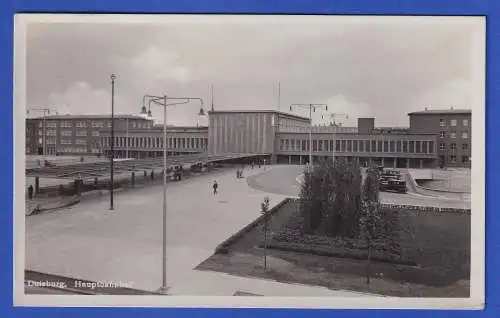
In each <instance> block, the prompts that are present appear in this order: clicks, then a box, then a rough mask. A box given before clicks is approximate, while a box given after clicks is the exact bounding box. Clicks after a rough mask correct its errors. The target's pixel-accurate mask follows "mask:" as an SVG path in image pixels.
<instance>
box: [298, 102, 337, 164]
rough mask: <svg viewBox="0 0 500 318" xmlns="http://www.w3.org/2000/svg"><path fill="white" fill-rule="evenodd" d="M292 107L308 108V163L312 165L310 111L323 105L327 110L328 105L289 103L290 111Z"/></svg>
mask: <svg viewBox="0 0 500 318" xmlns="http://www.w3.org/2000/svg"><path fill="white" fill-rule="evenodd" d="M293 107H301V108H306V109H307V108H308V109H309V120H310V121H311V122H310V126H309V165H310V166H311V167H312V165H313V140H312V127H313V126H312V113H313V112H316V108H321V107H324V108H325V110H326V111H328V105H327V104H291V105H290V111H292V109H293Z"/></svg>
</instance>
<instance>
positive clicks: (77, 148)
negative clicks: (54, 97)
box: [26, 115, 153, 156]
mask: <svg viewBox="0 0 500 318" xmlns="http://www.w3.org/2000/svg"><path fill="white" fill-rule="evenodd" d="M152 125H153V122H152V120H149V119H146V118H144V117H141V116H136V115H115V121H114V126H115V130H126V129H127V128H128V129H139V128H141V129H148V128H150V127H152ZM103 130H108V131H109V130H111V116H110V115H49V116H45V117H37V118H28V119H27V120H26V153H27V154H38V155H41V154H43V153H44V148H45V154H47V155H79V156H82V155H97V154H101V153H102V147H101V133H102V131H103Z"/></svg>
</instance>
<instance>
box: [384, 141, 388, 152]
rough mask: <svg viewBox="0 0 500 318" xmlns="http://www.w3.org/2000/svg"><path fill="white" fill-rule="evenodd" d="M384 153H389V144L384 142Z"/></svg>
mask: <svg viewBox="0 0 500 318" xmlns="http://www.w3.org/2000/svg"><path fill="white" fill-rule="evenodd" d="M384 152H389V142H388V141H384Z"/></svg>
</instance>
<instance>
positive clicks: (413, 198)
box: [248, 165, 470, 208]
mask: <svg viewBox="0 0 500 318" xmlns="http://www.w3.org/2000/svg"><path fill="white" fill-rule="evenodd" d="M303 170H304V168H303V167H301V166H285V165H283V166H278V167H276V168H274V169H272V170H270V171H268V172H267V173H263V174H259V175H255V176H252V177H250V178H248V184H249V186H250V187H252V188H254V189H258V190H261V191H263V192H269V193H276V194H280V195H286V196H297V195H298V193H299V191H300V186H299V184H298V183H297V178H298V177H299V176H300V175H301V174H302V172H303ZM380 199H381V201H382V203H391V204H409V205H421V206H437V207H449V208H470V203H466V202H464V201H460V200H453V199H449V198H444V197H428V196H423V195H420V194H417V193H406V194H401V193H391V192H381V193H380Z"/></svg>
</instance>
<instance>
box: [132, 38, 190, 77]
mask: <svg viewBox="0 0 500 318" xmlns="http://www.w3.org/2000/svg"><path fill="white" fill-rule="evenodd" d="M124 63H126V64H127V65H130V66H131V67H133V68H134V72H136V73H137V74H138V76H139V77H140V78H141V80H149V81H174V82H181V83H185V82H188V81H190V79H191V72H190V70H189V68H187V67H185V66H183V65H182V64H181V61H180V57H179V54H177V53H175V52H172V51H166V50H160V49H158V48H157V47H155V46H152V47H149V48H148V49H147V50H145V51H144V52H142V53H141V54H140V55H138V56H135V57H133V58H132V59H130V61H124Z"/></svg>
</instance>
